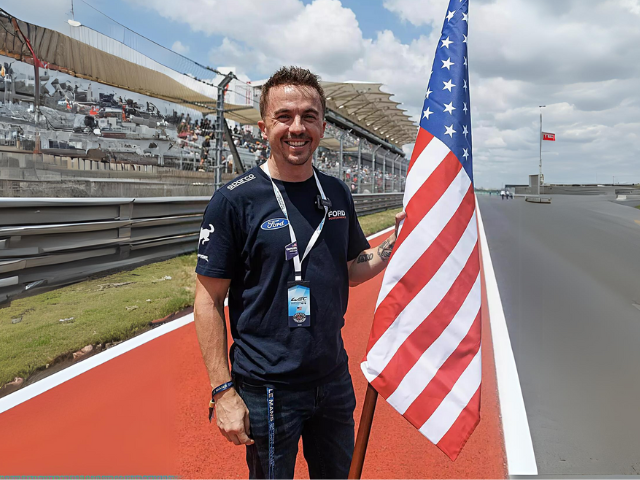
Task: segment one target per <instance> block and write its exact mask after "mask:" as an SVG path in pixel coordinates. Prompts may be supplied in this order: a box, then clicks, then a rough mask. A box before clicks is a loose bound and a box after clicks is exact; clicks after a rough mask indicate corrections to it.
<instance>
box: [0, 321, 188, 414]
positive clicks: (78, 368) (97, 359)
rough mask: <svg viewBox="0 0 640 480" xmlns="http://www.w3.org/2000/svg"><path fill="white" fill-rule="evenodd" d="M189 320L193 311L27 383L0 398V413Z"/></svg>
mask: <svg viewBox="0 0 640 480" xmlns="http://www.w3.org/2000/svg"><path fill="white" fill-rule="evenodd" d="M191 322H193V313H191V314H189V315H186V316H184V317H182V318H178V319H177V320H174V321H172V322H168V323H165V324H164V325H160V326H159V327H156V328H154V329H153V330H149V331H148V332H145V333H142V334H140V335H138V336H137V337H133V338H131V339H129V340H127V341H126V342H122V343H121V344H119V345H116V346H115V347H113V348H110V349H109V350H105V351H104V352H100V353H98V354H96V355H94V356H93V357H89V358H87V359H86V360H84V361H82V362H79V363H76V364H75V365H72V366H70V367H68V368H65V369H64V370H61V371H59V372H56V373H54V374H53V375H50V376H48V377H46V378H43V379H42V380H39V381H37V382H36V383H33V384H31V385H27V386H26V387H24V388H21V389H20V390H18V391H17V392H14V393H12V394H10V395H7V396H6V397H3V398H0V413H3V412H6V411H7V410H9V409H11V408H13V407H15V406H17V405H20V404H21V403H23V402H26V401H27V400H30V399H32V398H33V397H35V396H37V395H40V394H41V393H44V392H46V391H47V390H51V389H52V388H54V387H57V386H58V385H60V384H62V383H64V382H66V381H67V380H71V379H72V378H75V377H77V376H78V375H81V374H83V373H85V372H87V371H89V370H91V369H93V368H95V367H97V366H98V365H102V364H103V363H106V362H108V361H109V360H112V359H114V358H116V357H119V356H120V355H122V354H123V353H127V352H129V351H131V350H133V349H134V348H137V347H139V346H140V345H143V344H145V343H147V342H150V341H151V340H153V339H155V338H158V337H161V336H162V335H164V334H165V333H169V332H172V331H173V330H176V329H178V328H180V327H182V326H184V325H186V324H188V323H191Z"/></svg>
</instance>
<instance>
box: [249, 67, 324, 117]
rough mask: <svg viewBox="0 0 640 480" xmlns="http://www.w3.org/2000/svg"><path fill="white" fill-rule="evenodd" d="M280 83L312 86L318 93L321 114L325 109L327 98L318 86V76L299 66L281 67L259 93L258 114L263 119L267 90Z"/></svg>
mask: <svg viewBox="0 0 640 480" xmlns="http://www.w3.org/2000/svg"><path fill="white" fill-rule="evenodd" d="M280 85H300V86H304V87H309V88H313V89H314V90H315V91H316V92H318V95H320V104H321V105H322V116H324V112H325V111H326V109H327V100H326V99H325V97H324V90H323V89H322V87H321V86H320V77H318V75H314V74H313V73H311V72H310V71H309V70H307V69H306V68H300V67H294V66H291V67H282V68H280V70H278V71H277V72H276V73H274V74H273V75H271V78H270V79H269V80H267V82H266V83H265V84H264V85H263V86H262V93H261V94H260V116H261V117H262V118H263V119H264V116H265V115H266V113H267V100H268V95H269V90H271V89H272V88H273V87H277V86H280Z"/></svg>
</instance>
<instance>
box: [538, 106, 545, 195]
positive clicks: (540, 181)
mask: <svg viewBox="0 0 640 480" xmlns="http://www.w3.org/2000/svg"><path fill="white" fill-rule="evenodd" d="M544 107H546V105H540V171H539V172H538V195H540V185H541V184H542V109H543V108H544Z"/></svg>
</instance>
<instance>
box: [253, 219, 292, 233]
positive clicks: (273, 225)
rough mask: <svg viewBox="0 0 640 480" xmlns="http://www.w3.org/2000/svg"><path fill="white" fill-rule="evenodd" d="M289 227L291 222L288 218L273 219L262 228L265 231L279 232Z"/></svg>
mask: <svg viewBox="0 0 640 480" xmlns="http://www.w3.org/2000/svg"><path fill="white" fill-rule="evenodd" d="M287 225H289V221H288V220H287V219H286V218H271V219H269V220H267V221H266V222H264V223H263V224H262V225H261V226H260V228H262V229H263V230H277V229H279V228H284V227H286V226H287Z"/></svg>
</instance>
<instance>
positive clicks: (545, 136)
mask: <svg viewBox="0 0 640 480" xmlns="http://www.w3.org/2000/svg"><path fill="white" fill-rule="evenodd" d="M542 140H549V141H550V142H555V141H556V134H555V133H547V132H542Z"/></svg>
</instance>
